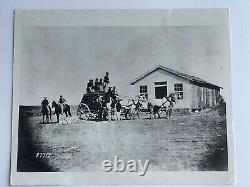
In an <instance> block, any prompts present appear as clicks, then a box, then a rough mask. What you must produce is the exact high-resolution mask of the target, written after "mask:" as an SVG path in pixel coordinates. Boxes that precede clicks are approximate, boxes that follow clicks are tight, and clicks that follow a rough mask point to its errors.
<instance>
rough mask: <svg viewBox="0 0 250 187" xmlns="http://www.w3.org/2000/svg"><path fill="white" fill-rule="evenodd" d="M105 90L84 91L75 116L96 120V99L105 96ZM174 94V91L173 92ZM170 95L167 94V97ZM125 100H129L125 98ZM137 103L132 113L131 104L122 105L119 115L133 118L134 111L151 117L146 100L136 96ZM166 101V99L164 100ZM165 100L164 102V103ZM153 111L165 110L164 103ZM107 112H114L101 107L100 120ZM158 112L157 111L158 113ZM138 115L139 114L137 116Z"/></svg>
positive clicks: (98, 110)
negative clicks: (136, 108) (136, 109)
mask: <svg viewBox="0 0 250 187" xmlns="http://www.w3.org/2000/svg"><path fill="white" fill-rule="evenodd" d="M107 94H108V93H107V92H92V93H86V94H84V95H83V97H82V99H81V102H80V104H79V105H78V107H77V116H78V117H79V119H81V120H98V117H99V116H100V104H98V102H97V99H100V98H103V97H106V96H107ZM174 95H176V93H174ZM169 97H171V96H168V97H167V99H168V98H169ZM115 98H116V99H121V98H122V96H118V95H115ZM125 100H130V101H131V99H128V98H126V99H125ZM137 102H138V103H139V104H140V106H139V110H138V111H134V112H135V113H133V112H132V111H133V110H131V108H133V107H131V104H127V105H122V109H121V116H122V117H123V118H125V119H134V118H135V117H136V115H137V114H136V112H140V113H141V114H142V113H144V116H148V115H150V116H148V117H150V118H151V117H152V111H151V110H149V109H148V106H147V105H148V101H147V100H144V101H143V100H140V98H139V97H138V99H137V101H136V103H137ZM166 102H168V101H166ZM166 102H165V103H166ZM154 107H155V108H154V113H155V112H157V113H155V114H158V115H159V113H161V112H163V111H166V106H165V104H162V105H161V106H154ZM108 112H110V114H111V116H112V115H113V114H114V110H107V108H106V107H104V108H102V111H101V113H102V118H101V120H107V116H108ZM158 112H159V113H158ZM138 117H139V116H138Z"/></svg>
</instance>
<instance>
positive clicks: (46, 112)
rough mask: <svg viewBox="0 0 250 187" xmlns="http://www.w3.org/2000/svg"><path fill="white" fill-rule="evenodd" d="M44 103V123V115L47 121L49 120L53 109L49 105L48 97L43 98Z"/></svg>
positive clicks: (42, 103)
mask: <svg viewBox="0 0 250 187" xmlns="http://www.w3.org/2000/svg"><path fill="white" fill-rule="evenodd" d="M41 105H42V111H41V112H42V114H43V123H44V116H46V121H47V122H49V115H50V114H51V109H50V107H49V101H48V99H47V97H44V98H43V101H42V102H41Z"/></svg>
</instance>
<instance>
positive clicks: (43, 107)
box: [41, 97, 49, 110]
mask: <svg viewBox="0 0 250 187" xmlns="http://www.w3.org/2000/svg"><path fill="white" fill-rule="evenodd" d="M41 105H42V110H44V109H45V108H47V107H48V106H49V101H48V98H47V97H43V101H42V102H41Z"/></svg>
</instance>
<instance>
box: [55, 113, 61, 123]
mask: <svg viewBox="0 0 250 187" xmlns="http://www.w3.org/2000/svg"><path fill="white" fill-rule="evenodd" d="M59 116H60V114H59V113H56V119H57V123H59Z"/></svg>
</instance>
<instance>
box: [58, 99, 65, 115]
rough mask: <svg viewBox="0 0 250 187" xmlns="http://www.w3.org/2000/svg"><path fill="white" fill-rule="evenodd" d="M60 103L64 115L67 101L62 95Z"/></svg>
mask: <svg viewBox="0 0 250 187" xmlns="http://www.w3.org/2000/svg"><path fill="white" fill-rule="evenodd" d="M58 103H59V105H60V106H61V109H62V113H61V114H63V107H64V104H66V99H65V98H63V96H62V95H60V98H59V101H58Z"/></svg>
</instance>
